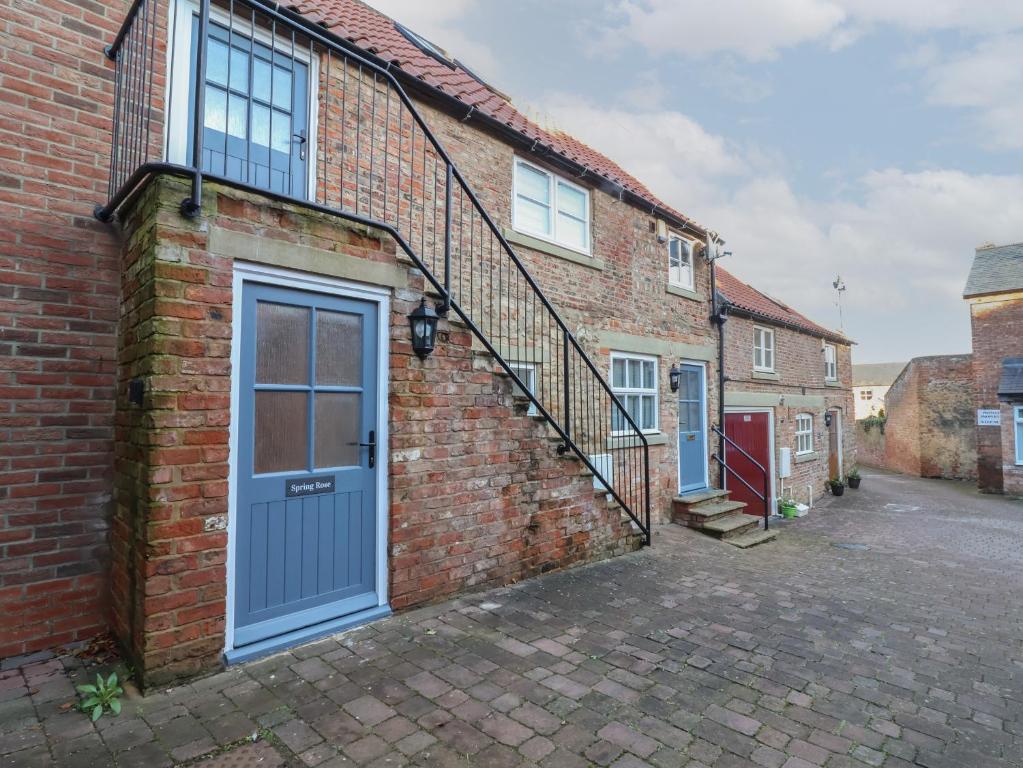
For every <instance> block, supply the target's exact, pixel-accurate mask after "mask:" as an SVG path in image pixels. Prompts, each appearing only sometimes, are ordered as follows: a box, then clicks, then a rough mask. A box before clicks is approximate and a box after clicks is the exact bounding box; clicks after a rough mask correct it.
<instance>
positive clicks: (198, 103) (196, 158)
mask: <svg viewBox="0 0 1023 768" xmlns="http://www.w3.org/2000/svg"><path fill="white" fill-rule="evenodd" d="M209 24H210V0H199V40H198V43H197V45H196V49H197V50H196V56H195V103H194V110H195V123H194V124H193V125H192V171H193V175H192V195H191V197H187V198H185V199H184V200H182V201H181V213H182V215H183V216H187V217H188V218H190V219H191V218H195V217H196V216H198V215H199V212H200V211H201V210H202V153H203V128H204V126H205V123H206V48H207V46H206V43H207V37H208V34H209Z"/></svg>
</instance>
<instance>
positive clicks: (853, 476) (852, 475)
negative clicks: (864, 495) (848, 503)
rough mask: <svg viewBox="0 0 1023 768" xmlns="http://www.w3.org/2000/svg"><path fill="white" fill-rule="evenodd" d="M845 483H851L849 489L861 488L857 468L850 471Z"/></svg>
mask: <svg viewBox="0 0 1023 768" xmlns="http://www.w3.org/2000/svg"><path fill="white" fill-rule="evenodd" d="M845 481H846V482H847V483H849V487H850V488H859V487H860V471H859V470H858V469H857V468H856V467H853V468H852V469H851V470H850V471H849V474H848V475H846V476H845Z"/></svg>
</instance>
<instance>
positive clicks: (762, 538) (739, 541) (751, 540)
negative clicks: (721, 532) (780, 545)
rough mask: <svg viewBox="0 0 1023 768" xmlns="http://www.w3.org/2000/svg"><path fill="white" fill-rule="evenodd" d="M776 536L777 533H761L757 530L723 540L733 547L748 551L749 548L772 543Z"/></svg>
mask: <svg viewBox="0 0 1023 768" xmlns="http://www.w3.org/2000/svg"><path fill="white" fill-rule="evenodd" d="M777 536H778V532H777V531H762V530H759V529H758V530H755V531H750V532H749V533H744V534H742V535H741V536H732V537H730V538H727V539H725V541H726V542H727V543H729V544H731V545H732V546H733V547H738V548H739V549H749V548H750V547H755V546H757V545H758V544H766V543H767V542H769V541H774V539H775V538H777Z"/></svg>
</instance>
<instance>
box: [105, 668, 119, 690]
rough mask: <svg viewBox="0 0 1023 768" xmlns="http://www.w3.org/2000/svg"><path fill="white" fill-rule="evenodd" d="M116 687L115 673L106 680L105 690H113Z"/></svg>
mask: <svg viewBox="0 0 1023 768" xmlns="http://www.w3.org/2000/svg"><path fill="white" fill-rule="evenodd" d="M115 685H117V673H116V672H111V673H110V677H108V678H107V688H113V687H114V686H115Z"/></svg>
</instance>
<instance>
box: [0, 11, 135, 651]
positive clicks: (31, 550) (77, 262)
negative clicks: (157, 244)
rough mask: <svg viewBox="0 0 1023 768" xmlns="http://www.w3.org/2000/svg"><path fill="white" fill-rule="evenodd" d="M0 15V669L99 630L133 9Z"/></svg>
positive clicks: (103, 611) (103, 616) (103, 612)
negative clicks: (114, 207)
mask: <svg viewBox="0 0 1023 768" xmlns="http://www.w3.org/2000/svg"><path fill="white" fill-rule="evenodd" d="M2 5H3V13H2V14H0V31H2V43H0V216H2V218H3V221H4V234H3V235H0V615H3V617H4V618H3V621H2V622H0V657H5V656H9V655H16V654H21V653H26V652H31V651H34V650H37V649H42V648H47V647H51V646H55V645H58V644H62V643H68V642H73V641H76V640H81V639H84V638H88V637H90V636H92V635H95V634H96V633H97V632H99V631H101V630H102V629H103V628H104V627H105V625H106V602H107V601H106V570H107V545H106V540H107V530H108V519H109V508H110V498H111V487H110V483H111V480H110V478H111V467H112V458H113V437H114V435H113V418H114V401H113V397H114V368H115V363H114V356H115V329H116V319H117V288H118V280H117V262H116V246H115V238H114V236H113V233H112V232H111V230H110V229H109V227H107V226H104V225H102V224H100V223H99V222H97V221H96V220H94V219H93V217H92V209H93V206H94V205H95V204H96V203H97V202H100V201H101V200H103V199H104V197H105V194H106V174H107V165H108V160H107V158H108V152H109V147H108V141H109V138H108V137H109V129H110V119H111V103H112V85H111V73H112V67H111V64H110V62H108V61H107V59H106V58H105V57H104V56H103V52H102V51H103V46H104V45H106V44H108V43H109V42H110V41H111V40H112V39H113V36H114V33H115V31H116V29H117V27H118V26H119V24H120V20H121V18H122V17H123V15H124V12H125V10H126V9H127V7H128V5H129V2H128V0H104V2H87V1H86V0H75V1H73V2H72V1H71V0H67V1H66V2H65V1H62V0H45V1H44V2H33V0H19V1H18V2H4V3H2Z"/></svg>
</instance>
